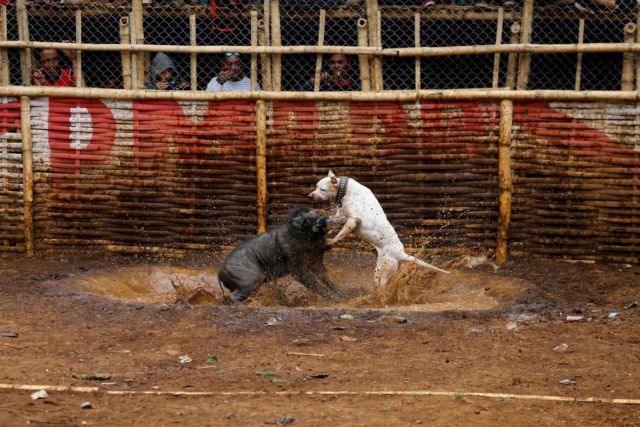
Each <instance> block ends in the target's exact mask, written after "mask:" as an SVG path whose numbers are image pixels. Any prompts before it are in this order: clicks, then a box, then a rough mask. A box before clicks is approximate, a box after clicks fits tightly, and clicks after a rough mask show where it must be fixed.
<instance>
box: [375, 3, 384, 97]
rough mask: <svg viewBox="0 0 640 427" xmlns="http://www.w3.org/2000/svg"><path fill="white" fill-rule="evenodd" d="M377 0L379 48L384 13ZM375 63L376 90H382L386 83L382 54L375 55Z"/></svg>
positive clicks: (380, 46)
mask: <svg viewBox="0 0 640 427" xmlns="http://www.w3.org/2000/svg"><path fill="white" fill-rule="evenodd" d="M377 1H378V0H376V9H377V13H376V21H375V22H376V45H375V47H376V48H378V49H382V15H381V13H380V9H378V7H377ZM374 64H375V66H376V75H375V85H376V88H375V90H376V91H378V92H379V91H381V90H383V89H384V83H383V80H382V79H383V78H382V57H381V56H375V57H374Z"/></svg>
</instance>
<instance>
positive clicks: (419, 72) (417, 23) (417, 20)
mask: <svg viewBox="0 0 640 427" xmlns="http://www.w3.org/2000/svg"><path fill="white" fill-rule="evenodd" d="M413 34H414V36H413V44H414V45H415V47H417V48H418V47H420V45H421V42H420V12H416V13H415V15H413ZM421 62H422V57H421V56H416V65H415V75H416V90H420V89H421V87H422V70H421Z"/></svg>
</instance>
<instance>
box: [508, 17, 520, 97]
mask: <svg viewBox="0 0 640 427" xmlns="http://www.w3.org/2000/svg"><path fill="white" fill-rule="evenodd" d="M520 30H521V28H520V23H519V22H514V23H513V24H511V44H519V43H520ZM517 61H518V54H517V53H510V54H509V57H508V59H507V78H506V81H505V87H507V88H509V89H514V88H515V85H516V65H517Z"/></svg>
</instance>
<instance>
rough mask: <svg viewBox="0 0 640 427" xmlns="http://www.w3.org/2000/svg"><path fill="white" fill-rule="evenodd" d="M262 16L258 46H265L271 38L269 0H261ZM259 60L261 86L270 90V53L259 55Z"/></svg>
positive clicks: (271, 86)
mask: <svg viewBox="0 0 640 427" xmlns="http://www.w3.org/2000/svg"><path fill="white" fill-rule="evenodd" d="M262 5H263V10H264V12H263V18H262V31H260V32H259V33H258V44H259V45H260V46H267V45H268V44H269V41H270V40H271V0H263V4H262ZM260 62H261V63H262V87H264V88H265V90H272V88H273V85H272V84H271V80H272V79H271V55H268V54H264V55H260Z"/></svg>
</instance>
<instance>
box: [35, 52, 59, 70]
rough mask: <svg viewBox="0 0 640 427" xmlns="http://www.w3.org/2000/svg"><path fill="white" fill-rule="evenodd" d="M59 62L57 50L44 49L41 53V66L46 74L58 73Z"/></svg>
mask: <svg viewBox="0 0 640 427" xmlns="http://www.w3.org/2000/svg"><path fill="white" fill-rule="evenodd" d="M59 62H60V59H59V58H58V52H57V51H56V50H55V49H44V50H43V51H42V52H40V66H41V67H42V69H43V70H44V71H45V72H47V73H51V72H56V71H58V67H59Z"/></svg>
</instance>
